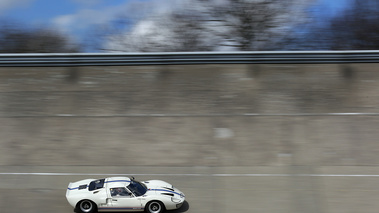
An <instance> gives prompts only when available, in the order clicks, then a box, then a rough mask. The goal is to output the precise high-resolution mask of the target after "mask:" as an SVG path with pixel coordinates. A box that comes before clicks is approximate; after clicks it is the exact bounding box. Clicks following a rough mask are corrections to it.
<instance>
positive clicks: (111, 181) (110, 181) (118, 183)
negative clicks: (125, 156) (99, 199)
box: [105, 177, 130, 188]
mask: <svg viewBox="0 0 379 213" xmlns="http://www.w3.org/2000/svg"><path fill="white" fill-rule="evenodd" d="M105 183H106V184H107V187H108V188H117V187H126V186H128V185H129V184H130V178H128V177H109V178H106V179H105Z"/></svg>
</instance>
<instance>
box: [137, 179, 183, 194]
mask: <svg viewBox="0 0 379 213" xmlns="http://www.w3.org/2000/svg"><path fill="white" fill-rule="evenodd" d="M143 183H144V184H145V185H146V187H147V192H146V195H153V194H155V195H165V196H171V197H177V198H184V197H185V195H184V194H183V193H182V192H181V191H180V190H179V189H177V188H175V187H174V186H173V185H172V184H169V183H167V182H165V181H161V180H149V181H144V182H143Z"/></svg>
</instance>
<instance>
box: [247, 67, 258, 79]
mask: <svg viewBox="0 0 379 213" xmlns="http://www.w3.org/2000/svg"><path fill="white" fill-rule="evenodd" d="M247 69H248V70H247V76H248V77H249V78H258V77H259V76H260V74H261V65H260V64H249V65H248V68H247Z"/></svg>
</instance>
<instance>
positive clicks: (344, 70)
mask: <svg viewBox="0 0 379 213" xmlns="http://www.w3.org/2000/svg"><path fill="white" fill-rule="evenodd" d="M340 70H341V74H342V76H343V77H344V78H345V79H349V80H352V79H354V77H355V72H354V70H353V68H352V67H351V66H350V64H341V65H340Z"/></svg>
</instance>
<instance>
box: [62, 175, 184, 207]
mask: <svg viewBox="0 0 379 213" xmlns="http://www.w3.org/2000/svg"><path fill="white" fill-rule="evenodd" d="M66 198H67V201H68V202H69V203H70V205H71V206H73V207H74V208H75V209H76V210H77V211H79V212H82V213H90V212H96V211H107V212H109V211H144V210H145V211H146V212H148V213H160V212H162V211H164V210H173V209H178V208H180V207H181V206H182V204H183V202H184V199H185V196H184V194H183V193H182V192H181V191H179V190H178V189H177V188H175V187H174V186H172V185H171V184H169V183H167V182H164V181H161V180H149V181H142V182H138V181H136V180H134V177H132V178H128V177H109V178H104V179H97V180H96V179H86V180H81V181H77V182H74V183H70V184H69V185H68V188H67V191H66Z"/></svg>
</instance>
